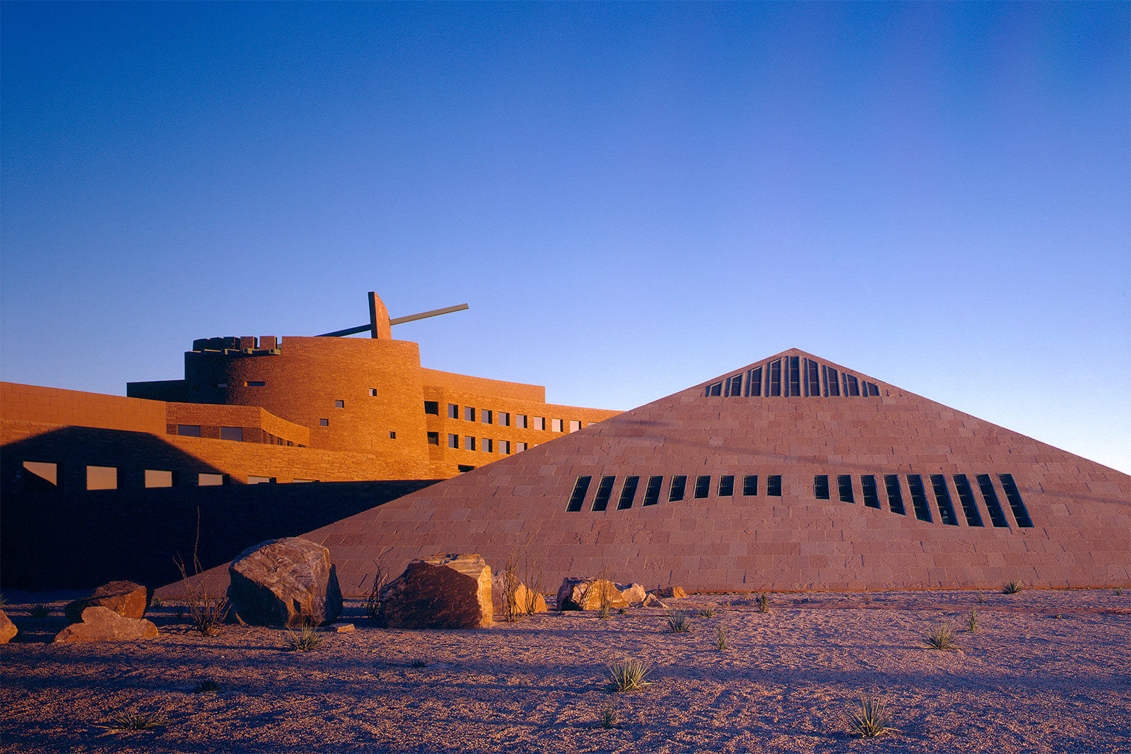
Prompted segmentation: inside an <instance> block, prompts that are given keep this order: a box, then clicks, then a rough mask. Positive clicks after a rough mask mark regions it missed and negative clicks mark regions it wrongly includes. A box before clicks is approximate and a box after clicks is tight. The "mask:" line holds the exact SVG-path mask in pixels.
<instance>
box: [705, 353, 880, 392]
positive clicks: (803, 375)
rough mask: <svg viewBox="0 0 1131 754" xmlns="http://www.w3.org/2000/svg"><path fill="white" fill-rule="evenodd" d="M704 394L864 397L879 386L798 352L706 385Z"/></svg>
mask: <svg viewBox="0 0 1131 754" xmlns="http://www.w3.org/2000/svg"><path fill="white" fill-rule="evenodd" d="M705 392H706V395H707V396H708V397H711V396H723V397H726V398H737V397H746V398H754V397H761V396H773V397H784V398H789V397H799V396H804V397H806V398H810V397H812V398H816V397H825V398H828V397H838V396H842V395H843V396H847V397H863V398H873V397H878V396H879V394H880V386H879V385H877V384H876V383H874V382H869V381H867V380H864V379H859V378H857V377H856V376H854V375H851V374H848V373H847V372H840V371H838V370H837V369H835V368H833V367H830V366H827V365H825V364H821V363H820V362H818V361H814V360H813V359H808V358H802V357H800V356H785V357H783V358H780V359H774V360H773V361H769V362H766V363H765V364H763V365H761V366H757V367H754V368H753V369H751V370H749V371H747V372H743V373H740V374H734V375H731V376H730V377H727V378H725V379H723V380H722V381H721V382H714V383H711V384H710V385H708V386H707V388H706V391H705Z"/></svg>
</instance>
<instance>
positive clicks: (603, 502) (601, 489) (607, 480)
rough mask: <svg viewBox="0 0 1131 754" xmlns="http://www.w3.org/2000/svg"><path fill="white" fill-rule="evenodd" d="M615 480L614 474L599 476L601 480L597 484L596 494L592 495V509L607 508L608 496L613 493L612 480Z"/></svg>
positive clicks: (601, 509) (600, 509)
mask: <svg viewBox="0 0 1131 754" xmlns="http://www.w3.org/2000/svg"><path fill="white" fill-rule="evenodd" d="M616 480H617V478H616V477H615V476H603V477H601V482H600V484H598V485H597V494H596V495H595V496H594V497H593V510H595V511H603V510H607V509H608V507H609V498H610V497H612V495H613V482H615V481H616Z"/></svg>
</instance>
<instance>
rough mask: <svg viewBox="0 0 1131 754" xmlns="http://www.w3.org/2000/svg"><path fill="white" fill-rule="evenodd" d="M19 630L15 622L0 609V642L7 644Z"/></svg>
mask: <svg viewBox="0 0 1131 754" xmlns="http://www.w3.org/2000/svg"><path fill="white" fill-rule="evenodd" d="M19 632H20V631H19V629H18V628H16V624H15V623H13V622H12V619H11V618H9V617H8V616H7V614H5V613H4V611H3V610H0V644H7V643H8V642H10V641H11V640H12V639H14V638H16V634H18V633H19Z"/></svg>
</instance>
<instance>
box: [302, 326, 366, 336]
mask: <svg viewBox="0 0 1131 754" xmlns="http://www.w3.org/2000/svg"><path fill="white" fill-rule="evenodd" d="M369 330H370V327H369V325H358V326H357V327H347V328H346V329H345V330H335V331H334V332H324V333H322V334H321V335H316V336H315V337H316V338H340V337H342V336H343V335H353V334H354V333H359V332H369Z"/></svg>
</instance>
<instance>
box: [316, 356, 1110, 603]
mask: <svg viewBox="0 0 1131 754" xmlns="http://www.w3.org/2000/svg"><path fill="white" fill-rule="evenodd" d="M306 536H308V537H309V538H311V539H314V540H315V541H322V542H324V543H325V544H326V545H327V546H328V547H329V548H330V550H331V553H332V556H333V559H334V562H335V563H336V564H337V565H338V568H339V573H340V574H341V583H342V587H343V589H344V590H346V591H347V592H359V591H361V587H362V582H364V581H365V579H366V577H367V575H368V574H371V573H372V572H373V570H374V569H373V564H374V562H380V563H381V564H382V565H383V566H384V567H385V569H386V570H388V571H391V572H392V573H393V574H394V575H395V574H397V573H400V571H401V570H402V569H403V568H404V566H405V565H406V564H407V563H408V561H409V560H411V559H413V558H417V557H422V556H428V555H433V554H436V553H444V552H450V553H455V552H465V553H466V552H476V553H480V554H481V555H483V556H484V557H485V558H486V559H487V561H488V563H490V564H492V566H493V567H495V568H501V567H502V565H503V564H504V563H505V562H506V561H507V560H508V558H513V557H515V556H518V557H520V558H522V559H526V558H529V559H530V560H531V561H532V562H534V563H536V564H537V566H536V569H537V570H538V571H540V572H541V574H542V579H543V581H542V584H543V585H544V586H545V587H546V588H552V587H553V586H556V584H557V583H558V582H559V581H560V579H561V578H563V577H564V576H566V575H604V576H606V577H608V578H611V579H614V580H617V581H622V582H623V581H636V582H640V583H643V584H645V585H646V586H648V587H650V588H651V587H655V586H659V585H667V584H681V585H683V586H685V587H687V588H690V589H699V590H763V589H777V590H785V589H887V588H919V587H923V588H927V587H966V588H996V587H999V586H1000V585H1001V584H1002V583H1004V582H1006V581H1008V580H1011V579H1019V580H1021V581H1022V582H1023V583H1025V584H1027V585H1031V586H1106V585H1114V584H1129V583H1131V477H1129V476H1128V475H1126V474H1122V473H1120V472H1117V471H1114V470H1112V469H1109V468H1106V467H1104V466H1101V465H1099V464H1097V463H1093V462H1091V461H1088V460H1086V459H1084V458H1080V457H1078V456H1075V455H1072V454H1071V453H1067V452H1065V451H1062V450H1058V449H1057V448H1054V447H1051V446H1049V445H1046V444H1044V443H1041V442H1039V441H1037V440H1033V439H1031V438H1028V437H1025V436H1023V435H1020V434H1018V433H1016V432H1011V431H1009V430H1007V429H1004V428H1002V427H998V426H995V425H993V424H990V423H989V422H986V421H983V420H981V419H978V418H976V417H973V416H970V415H969V414H964V413H962V412H960V411H956V410H954V409H951V408H948V407H946V406H944V405H941V404H939V403H936V402H934V401H930V400H927V399H926V398H922V397H920V396H918V395H914V394H912V393H909V392H907V391H905V390H902V389H900V388H898V387H896V386H894V385H890V384H888V383H885V382H883V381H881V380H878V379H875V378H872V377H870V376H868V375H864V374H861V373H859V372H856V371H854V370H851V369H847V368H845V367H842V366H840V365H839V364H834V363H832V362H830V361H828V360H826V359H820V358H818V357H815V356H812V355H810V354H808V353H805V352H803V351H799V350H796V349H791V350H788V351H784V352H782V353H780V354H776V355H774V356H771V357H769V358H767V359H763V360H761V361H759V362H755V363H754V364H750V365H747V366H745V367H742V368H741V369H737V370H734V371H732V372H729V373H727V374H724V375H721V376H719V377H717V378H715V379H712V380H708V381H706V382H704V383H701V384H699V385H696V386H694V387H690V388H688V389H686V390H683V391H680V392H678V393H675V394H673V395H669V396H667V397H666V398H661V399H660V400H657V401H655V402H653V403H649V404H647V405H645V406H641V407H639V408H636V409H633V410H631V411H628V412H626V413H623V414H621V415H619V416H616V417H614V418H611V419H608V420H606V421H603V422H600V423H599V424H595V425H593V426H591V427H587V428H585V429H584V430H581V431H579V432H576V433H573V434H570V435H567V436H564V437H561V438H560V439H556V440H554V441H552V442H548V443H546V444H544V445H540V446H538V447H535V448H531V449H530V450H527V451H525V452H523V453H520V454H517V455H515V456H512V457H510V458H506V459H503V460H500V461H497V462H495V463H492V464H489V465H487V466H484V467H482V468H479V469H477V470H475V471H473V472H470V473H467V474H464V475H462V476H460V477H458V478H456V479H451V480H448V481H446V482H443V483H440V484H437V485H434V486H431V487H428V488H426V489H424V490H421V491H419V492H416V493H414V494H411V495H408V496H406V497H404V498H400V499H398V500H395V501H393V502H391V503H388V504H386V505H383V506H380V507H378V508H374V509H371V510H369V511H366V512H364V513H361V514H358V515H356V516H353V517H351V518H347V519H344V520H342V521H339V522H337V523H335V524H332V525H330V526H327V527H324V528H322V529H318V530H317V531H314V532H311V533H310V534H308V535H306Z"/></svg>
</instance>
